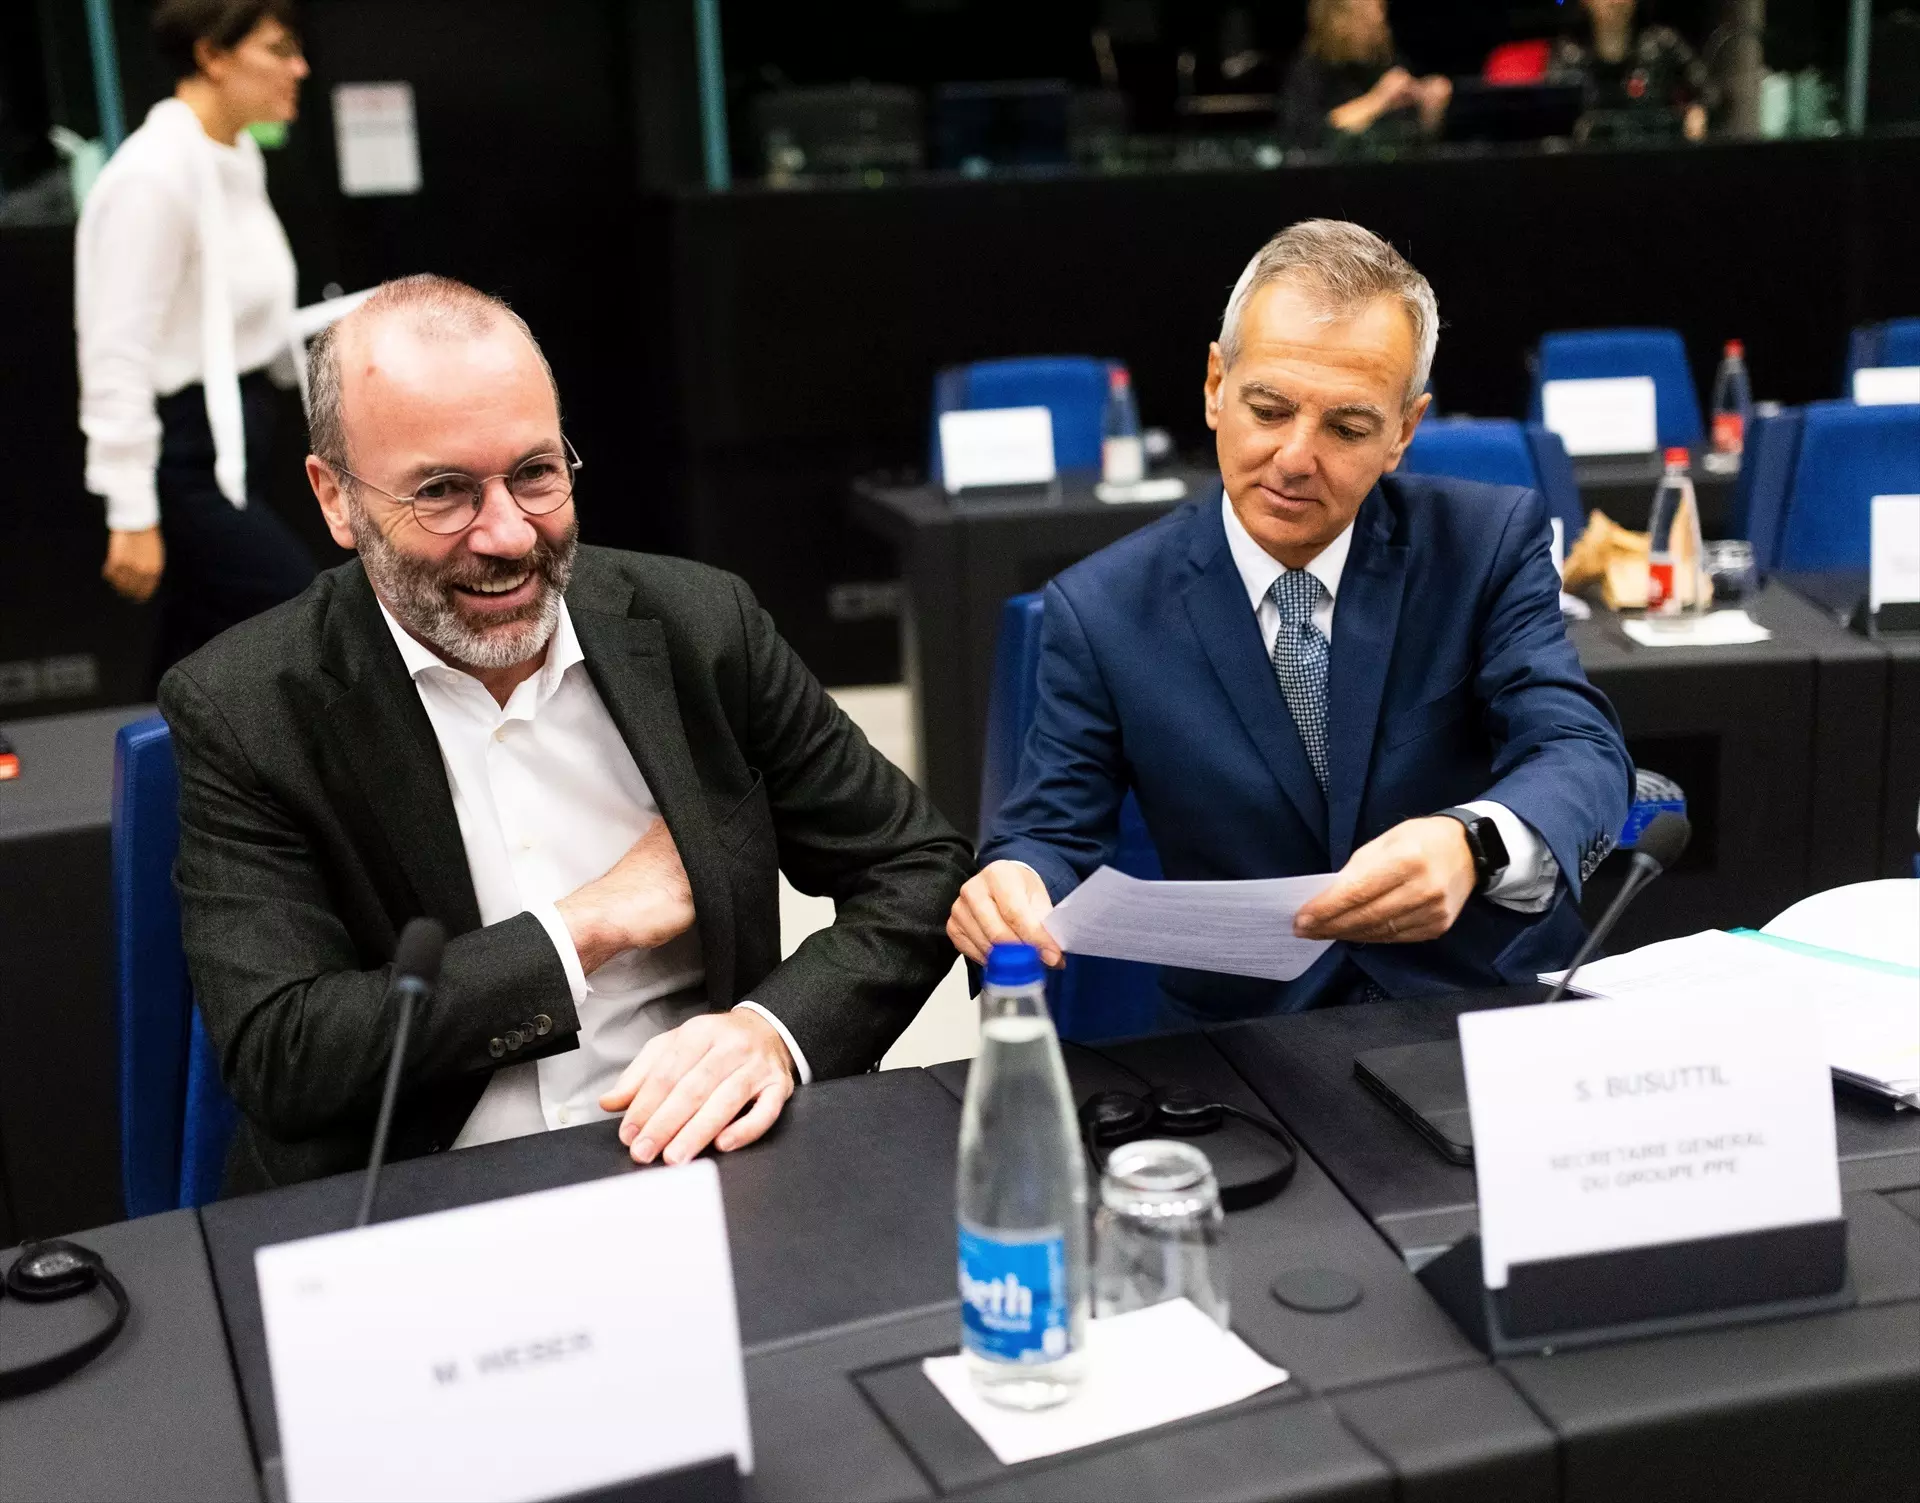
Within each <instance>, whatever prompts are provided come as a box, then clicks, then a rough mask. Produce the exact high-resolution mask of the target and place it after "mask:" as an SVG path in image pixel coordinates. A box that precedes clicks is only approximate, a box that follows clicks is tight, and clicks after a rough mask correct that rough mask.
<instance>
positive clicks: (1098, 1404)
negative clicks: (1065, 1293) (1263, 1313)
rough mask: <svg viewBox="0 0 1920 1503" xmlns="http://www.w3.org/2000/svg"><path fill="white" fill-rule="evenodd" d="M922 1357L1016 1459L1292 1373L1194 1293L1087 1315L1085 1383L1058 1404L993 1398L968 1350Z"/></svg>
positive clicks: (944, 1390) (1191, 1410) (1185, 1413)
mask: <svg viewBox="0 0 1920 1503" xmlns="http://www.w3.org/2000/svg"><path fill="white" fill-rule="evenodd" d="M920 1366H921V1370H922V1371H923V1372H925V1373H926V1375H927V1379H928V1381H929V1382H931V1383H932V1384H933V1386H934V1387H935V1388H937V1389H939V1390H940V1392H941V1394H942V1395H944V1396H945V1398H946V1400H947V1402H948V1403H949V1404H951V1405H953V1407H954V1408H955V1409H956V1410H957V1411H958V1412H959V1414H960V1417H961V1418H962V1419H964V1420H965V1421H966V1422H967V1423H968V1424H969V1425H971V1426H973V1429H974V1433H975V1434H977V1435H978V1436H979V1437H980V1438H981V1439H982V1440H984V1441H985V1442H986V1443H987V1445H988V1447H989V1448H991V1450H992V1451H993V1454H994V1455H995V1456H997V1457H999V1458H1000V1460H1001V1462H1002V1463H1004V1464H1005V1465H1007V1466H1014V1465H1017V1464H1018V1463H1020V1462H1022V1461H1032V1460H1033V1459H1034V1458H1035V1457H1037V1456H1054V1455H1057V1454H1059V1453H1060V1452H1061V1451H1072V1450H1077V1449H1078V1448H1080V1447H1081V1446H1090V1445H1094V1444H1096V1443H1097V1442H1099V1441H1103V1440H1112V1439H1114V1438H1115V1437H1116V1436H1121V1435H1132V1434H1133V1433H1134V1432H1135V1431H1138V1430H1147V1429H1151V1428H1152V1427H1153V1426H1155V1425H1169V1424H1172V1423H1173V1422H1174V1421H1175V1420H1181V1419H1186V1418H1188V1417H1189V1416H1191V1415H1195V1414H1205V1413H1206V1412H1207V1411H1208V1410H1209V1409H1218V1408H1220V1407H1222V1406H1223V1405H1226V1404H1237V1403H1239V1402H1240V1400H1242V1399H1248V1398H1252V1397H1253V1395H1255V1394H1256V1393H1260V1392H1261V1391H1263V1390H1265V1389H1268V1388H1273V1387H1275V1386H1277V1385H1278V1384H1281V1383H1284V1382H1286V1381H1287V1370H1286V1369H1285V1368H1284V1367H1275V1366H1274V1365H1273V1364H1272V1363H1270V1362H1268V1361H1266V1360H1265V1359H1264V1358H1262V1357H1261V1356H1260V1355H1259V1354H1258V1353H1257V1352H1255V1351H1254V1350H1253V1348H1251V1347H1249V1346H1248V1345H1247V1344H1246V1343H1245V1342H1244V1341H1242V1340H1241V1339H1240V1338H1239V1337H1238V1336H1235V1335H1234V1334H1233V1333H1232V1332H1231V1331H1223V1330H1221V1329H1220V1327H1218V1326H1217V1325H1215V1324H1214V1323H1213V1321H1212V1320H1211V1319H1209V1318H1208V1317H1207V1316H1206V1315H1205V1314H1203V1313H1202V1312H1201V1311H1200V1309H1199V1308H1198V1307H1197V1306H1195V1305H1194V1303H1193V1302H1192V1301H1191V1300H1186V1299H1171V1300H1166V1301H1164V1302H1162V1303H1161V1304H1158V1305H1149V1306H1147V1308H1146V1309H1144V1310H1129V1311H1127V1313H1126V1314H1124V1315H1109V1316H1108V1317H1107V1318H1106V1319H1105V1320H1091V1321H1088V1322H1087V1377H1086V1382H1085V1384H1084V1386H1083V1387H1082V1388H1081V1390H1080V1392H1079V1393H1077V1394H1075V1395H1074V1396H1073V1397H1072V1398H1071V1399H1068V1400H1067V1401H1066V1402H1065V1403H1064V1404H1060V1405H1057V1406H1055V1407H1054V1408H1052V1409H1043V1410H1039V1411H1038V1412H1035V1413H1026V1412H1023V1411H1021V1410H1017V1409H1003V1408H1001V1407H999V1406H998V1405H996V1404H991V1403H988V1402H987V1400H985V1399H983V1398H981V1397H980V1395H979V1394H978V1393H977V1392H975V1390H974V1386H973V1379H972V1378H971V1377H970V1376H968V1373H967V1368H966V1359H965V1358H964V1357H958V1356H955V1357H929V1358H927V1359H926V1361H924V1362H923V1363H921V1364H920Z"/></svg>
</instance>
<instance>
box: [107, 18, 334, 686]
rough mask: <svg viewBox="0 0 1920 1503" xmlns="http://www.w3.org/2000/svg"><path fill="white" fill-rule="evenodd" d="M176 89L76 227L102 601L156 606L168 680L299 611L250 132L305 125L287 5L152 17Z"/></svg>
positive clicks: (277, 331) (281, 336) (273, 279)
mask: <svg viewBox="0 0 1920 1503" xmlns="http://www.w3.org/2000/svg"><path fill="white" fill-rule="evenodd" d="M153 31H154V38H155V40H156V41H157V43H158V44H159V47H160V50H161V52H162V54H163V55H164V56H165V58H166V60H167V63H168V65H169V66H170V67H171V68H172V69H173V70H174V73H175V77H176V78H177V79H178V83H177V84H176V86H175V88H174V92H173V97H172V98H171V99H164V100H162V101H161V102H160V103H159V104H156V105H155V106H154V107H153V109H152V111H151V112H150V113H149V114H148V115H147V119H146V123H145V124H143V125H142V126H141V127H140V128H139V129H138V130H136V131H134V132H133V134H132V135H130V136H128V137H127V140H126V142H125V143H124V144H123V145H122V146H121V147H120V149H119V150H118V151H117V152H115V153H114V155H113V158H112V160H110V161H109V162H108V163H107V165H106V168H105V170H104V171H102V172H101V174H100V179H99V181H98V182H97V183H96V184H95V185H94V188H93V191H92V193H90V194H89V195H88V197H87V202H86V207H85V209H84V210H83V211H82V213H81V216H80V226H79V231H78V234H77V237H76V247H75V263H76V264H75V289H74V299H75V313H76V323H77V326H78V330H79V341H80V426H81V428H82V430H83V431H84V432H85V433H86V436H87V488H88V489H89V490H90V491H92V492H94V493H95V494H96V495H99V496H101V497H102V498H104V500H105V502H106V511H107V528H108V542H107V561H106V564H105V566H104V568H103V569H102V570H101V574H102V576H103V577H104V578H105V579H106V581H107V583H109V584H110V585H112V586H113V588H114V589H115V590H117V591H119V592H120V594H122V595H124V596H126V597H127V598H128V599H129V600H136V601H138V600H146V599H148V598H149V597H151V596H152V595H153V594H154V593H155V591H156V590H158V592H159V605H160V622H159V636H158V641H157V643H156V658H155V673H154V677H155V679H156V681H157V680H158V677H159V675H160V673H162V672H164V671H165V670H166V669H167V668H168V667H169V666H171V665H172V664H173V663H175V662H177V661H178V660H179V659H181V658H183V657H185V656H186V655H187V654H188V653H190V652H192V651H193V650H194V649H195V648H197V647H199V646H200V645H201V644H202V643H204V642H207V641H209V640H210V639H212V638H213V637H215V636H217V635H218V634H219V633H220V632H222V631H224V630H225V629H226V628H227V627H229V626H231V625H233V624H234V623H235V622H237V621H243V620H245V619H246V618H247V617H249V616H252V615H254V614H256V613H258V612H259V611H262V610H265V609H266V608H267V607H268V606H271V605H275V604H278V603H279V602H280V601H282V600H287V599H290V598H292V597H293V596H294V595H297V594H299V593H300V591H301V590H302V589H304V588H305V587H306V585H307V584H308V582H309V581H310V580H311V579H312V578H313V573H314V566H313V560H312V559H311V558H310V557H309V556H308V554H307V552H306V550H305V549H304V548H303V547H302V546H301V545H300V543H299V542H298V541H297V540H296V539H295V538H294V536H293V534H292V533H291V532H289V531H288V530H287V528H286V527H285V526H284V525H283V524H282V523H281V522H280V521H279V519H278V518H276V517H275V516H274V515H273V514H272V513H271V512H270V511H269V510H268V508H267V505H266V483H265V482H266V470H267V456H268V454H269V452H270V447H269V446H270V442H271V438H272V421H273V397H272V390H271V386H270V384H269V372H271V375H272V377H273V378H276V379H278V381H279V384H281V385H283V386H285V385H291V384H293V383H294V382H295V381H297V380H298V379H299V376H300V374H301V373H300V371H299V369H298V361H297V356H296V345H295V342H294V339H293V330H292V316H293V307H294V264H293V252H292V251H291V249H290V248H289V247H288V245H287V237H286V234H285V232H284V231H283V230H282V229H281V227H280V221H279V219H278V218H277V217H276V216H275V214H274V212H273V206H272V205H271V204H270V203H269V202H268V201H267V190H266V166H265V163H264V161H263V160H262V158H261V155H260V148H259V146H258V145H257V144H256V143H255V142H254V140H253V138H252V137H251V136H250V135H248V134H247V132H246V128H247V127H248V126H249V125H252V124H254V123H256V122H264V121H290V120H292V119H293V118H294V116H295V115H296V113H297V112H298V107H299V95H300V81H301V80H302V79H303V78H305V77H306V76H307V64H306V59H305V58H304V57H303V56H302V55H301V50H300V41H299V38H298V36H297V35H296V34H295V31H294V26H293V12H292V7H291V5H290V3H289V0H162V3H161V4H160V5H159V7H158V8H157V9H156V11H155V13H154V18H153Z"/></svg>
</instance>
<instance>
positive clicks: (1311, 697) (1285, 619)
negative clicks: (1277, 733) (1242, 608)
mask: <svg viewBox="0 0 1920 1503" xmlns="http://www.w3.org/2000/svg"><path fill="white" fill-rule="evenodd" d="M1325 592H1326V586H1324V585H1323V584H1321V583H1320V581H1319V580H1317V579H1315V578H1314V577H1313V576H1312V575H1311V574H1309V573H1308V572H1307V571H1306V570H1305V569H1289V570H1287V572H1286V573H1285V574H1282V575H1281V576H1280V577H1279V578H1278V579H1276V580H1275V581H1274V582H1273V588H1272V589H1271V590H1269V591H1268V592H1267V593H1268V594H1270V595H1271V596H1272V597H1273V603H1274V605H1275V606H1276V607H1278V608H1279V611H1280V634H1279V635H1278V636H1276V637H1275V638H1274V639H1273V672H1274V677H1276V678H1278V679H1279V680H1280V692H1281V693H1282V694H1283V695H1285V696H1286V700H1287V708H1288V709H1289V710H1290V711H1292V712H1293V723H1294V725H1295V726H1296V727H1297V728H1298V729H1299V732H1300V742H1301V745H1303V746H1305V747H1306V749H1307V760H1308V761H1309V762H1311V763H1312V764H1313V775H1314V777H1316V778H1318V779H1319V780H1320V791H1321V792H1323V793H1324V792H1325V791H1326V787H1327V639H1326V636H1325V635H1324V634H1323V633H1322V632H1321V630H1320V628H1319V627H1317V626H1315V625H1314V624H1313V608H1314V607H1315V606H1316V605H1318V604H1319V603H1320V597H1321V596H1322V595H1323V594H1324V593H1325Z"/></svg>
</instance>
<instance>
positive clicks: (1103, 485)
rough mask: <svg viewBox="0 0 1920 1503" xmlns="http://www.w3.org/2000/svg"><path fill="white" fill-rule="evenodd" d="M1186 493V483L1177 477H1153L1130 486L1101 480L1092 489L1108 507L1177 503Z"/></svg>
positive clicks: (1097, 497)
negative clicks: (1149, 503) (1141, 502)
mask: <svg viewBox="0 0 1920 1503" xmlns="http://www.w3.org/2000/svg"><path fill="white" fill-rule="evenodd" d="M1186 493H1187V482H1186V481H1184V480H1182V479H1181V478H1180V477H1179V476H1178V475H1155V476H1151V477H1149V478H1148V479H1146V480H1136V481H1134V482H1132V483H1131V484H1130V485H1119V484H1110V483H1109V482H1107V481H1105V480H1102V481H1099V482H1097V483H1096V484H1095V485H1094V487H1093V494H1094V496H1095V498H1096V499H1098V500H1101V501H1105V502H1106V503H1107V504H1108V505H1109V506H1125V505H1126V504H1127V503H1128V502H1130V501H1178V500H1179V499H1180V498H1181V497H1182V496H1184V495H1186Z"/></svg>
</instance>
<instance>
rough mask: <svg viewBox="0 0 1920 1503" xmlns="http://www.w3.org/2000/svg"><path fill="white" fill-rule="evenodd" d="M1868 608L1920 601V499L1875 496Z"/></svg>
mask: <svg viewBox="0 0 1920 1503" xmlns="http://www.w3.org/2000/svg"><path fill="white" fill-rule="evenodd" d="M1869 522H1870V525H1871V528H1872V532H1871V539H1872V541H1871V544H1870V548H1871V567H1870V568H1869V569H1868V571H1867V609H1868V610H1871V611H1877V610H1879V609H1880V607H1881V606H1883V605H1906V604H1909V603H1911V602H1913V601H1916V600H1920V496H1875V497H1874V498H1873V511H1872V512H1871V513H1870V516H1869Z"/></svg>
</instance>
